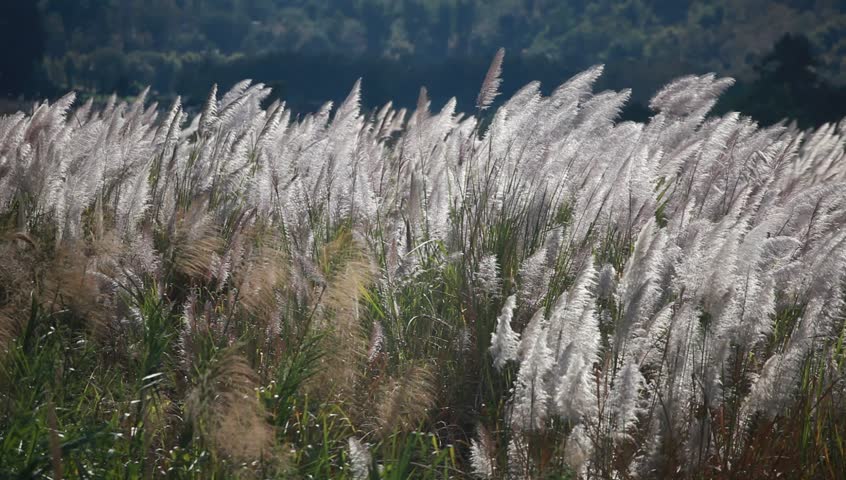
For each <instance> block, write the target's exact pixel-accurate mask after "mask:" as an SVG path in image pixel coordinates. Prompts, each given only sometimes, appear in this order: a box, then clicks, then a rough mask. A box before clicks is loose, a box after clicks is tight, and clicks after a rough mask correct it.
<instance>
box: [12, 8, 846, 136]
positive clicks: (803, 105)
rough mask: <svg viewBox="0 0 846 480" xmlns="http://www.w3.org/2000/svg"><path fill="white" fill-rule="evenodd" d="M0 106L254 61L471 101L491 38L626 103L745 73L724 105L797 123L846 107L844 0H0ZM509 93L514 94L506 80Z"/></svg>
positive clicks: (156, 86) (206, 76) (107, 90)
mask: <svg viewBox="0 0 846 480" xmlns="http://www.w3.org/2000/svg"><path fill="white" fill-rule="evenodd" d="M0 3H1V4H0V44H3V45H7V46H9V48H6V49H4V53H3V54H2V55H0V98H2V99H3V100H2V105H0V112H2V111H14V110H16V109H18V108H21V105H26V101H27V100H30V99H35V98H39V97H45V96H46V97H57V96H60V95H62V94H64V93H65V92H67V91H70V90H74V91H77V92H78V93H80V94H82V96H83V97H85V96H101V95H108V94H111V93H117V94H118V95H120V96H123V97H131V96H133V95H135V94H137V93H138V92H140V91H141V90H142V89H143V88H144V87H145V86H148V85H149V86H151V87H152V89H153V93H154V94H155V95H156V98H157V99H159V100H162V101H167V100H170V99H172V98H173V97H174V96H175V95H176V93H177V92H178V93H179V94H180V95H182V100H183V102H185V103H186V105H187V106H188V107H189V108H190V107H192V106H193V107H198V106H199V105H200V104H201V103H202V102H203V101H204V99H205V96H206V94H207V93H208V91H209V88H210V87H211V85H212V84H214V83H218V84H220V86H221V88H228V87H229V86H231V85H232V84H234V83H235V82H237V81H238V80H241V79H243V78H252V79H254V80H256V81H260V82H263V83H265V84H267V85H269V86H271V87H273V88H274V96H275V97H277V98H283V99H285V100H286V101H287V103H288V106H289V107H291V108H292V109H293V110H294V111H300V112H306V111H313V110H316V109H317V108H319V106H320V104H321V103H322V102H324V101H326V100H336V101H337V100H341V99H342V98H343V97H344V96H345V95H346V92H348V91H349V88H350V86H351V85H352V84H353V83H354V82H355V80H356V79H357V78H359V77H363V78H364V92H363V95H364V96H363V102H364V105H365V106H366V107H371V108H375V107H377V106H380V105H382V104H384V103H385V102H387V101H389V100H392V101H394V104H395V105H399V106H412V105H414V103H415V101H416V98H417V91H418V89H419V87H420V86H423V85H425V86H427V88H428V90H429V95H430V96H431V98H432V100H433V105H439V104H443V103H444V102H446V100H447V99H448V98H449V97H452V96H456V97H457V100H458V107H459V110H461V109H464V110H466V109H469V108H471V107H472V102H473V99H474V98H475V94H476V89H477V87H478V83H479V81H480V79H481V77H482V76H484V72H485V69H486V68H487V65H488V62H489V61H490V57H491V56H492V54H493V52H494V51H496V49H497V48H499V47H500V46H502V47H505V48H506V50H507V51H508V52H509V55H508V56H507V57H506V58H507V63H506V68H505V71H506V72H508V74H507V75H506V76H505V79H504V81H505V83H504V85H503V93H506V94H510V93H513V92H514V91H516V90H517V89H518V88H519V87H521V86H522V85H524V84H526V83H528V82H529V81H531V80H535V79H537V80H540V81H541V82H542V83H543V85H545V86H546V88H551V87H552V86H553V85H557V84H559V83H560V82H561V81H562V80H563V79H566V78H568V77H569V76H571V75H572V74H574V73H576V72H579V71H581V70H583V69H585V68H587V67H589V66H590V65H593V64H597V63H604V64H606V73H605V75H604V78H603V80H602V84H601V85H600V88H614V89H620V88H632V89H633V101H632V102H631V103H630V105H629V106H628V107H627V108H626V110H625V111H624V112H623V116H624V118H627V119H636V120H643V119H645V118H646V117H647V116H648V115H649V111H648V110H647V109H646V108H645V107H644V106H643V105H644V104H645V103H646V101H647V99H648V98H649V97H650V96H651V95H652V94H653V93H654V92H655V91H656V90H657V89H658V88H660V87H661V86H662V85H664V84H666V83H667V82H668V81H670V80H672V79H673V78H675V77H678V76H681V75H684V74H690V73H705V72H712V71H713V72H716V73H718V74H720V75H730V76H732V77H735V78H737V79H738V81H739V82H738V85H736V86H735V87H733V88H732V89H731V90H730V91H729V92H728V94H727V95H726V96H725V97H724V98H723V99H722V101H721V103H720V105H719V106H718V107H717V110H718V112H723V111H728V110H740V111H743V112H744V113H746V114H749V115H751V116H752V117H753V118H755V119H756V120H758V121H760V122H762V123H764V124H771V123H774V122H777V121H779V120H781V119H783V118H790V119H793V120H796V121H797V122H798V123H799V124H800V126H813V125H820V124H822V123H824V122H828V121H836V120H839V119H840V118H841V117H843V116H844V115H846V87H844V85H846V2H842V1H838V0H714V1H707V2H697V1H691V0H616V1H612V0H595V1H588V0H567V1H560V0H484V1H483V0H345V1H333V0H73V1H69V0H13V1H6V2H0ZM506 97H507V95H506Z"/></svg>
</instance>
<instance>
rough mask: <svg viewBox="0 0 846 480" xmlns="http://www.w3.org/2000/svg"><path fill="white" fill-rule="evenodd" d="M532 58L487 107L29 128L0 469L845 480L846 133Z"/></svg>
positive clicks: (18, 186) (708, 95)
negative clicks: (620, 85) (721, 107)
mask: <svg viewBox="0 0 846 480" xmlns="http://www.w3.org/2000/svg"><path fill="white" fill-rule="evenodd" d="M502 65H503V56H502V52H500V53H499V54H497V56H496V57H495V59H494V62H493V64H492V65H491V66H490V69H489V71H488V74H487V75H486V77H485V79H484V82H483V85H482V89H481V91H480V93H479V94H478V96H477V102H476V103H477V113H476V115H470V116H467V115H463V114H459V113H457V112H456V111H455V102H454V101H450V102H448V103H447V105H446V106H445V107H444V108H442V109H441V110H440V111H438V112H432V111H431V110H430V105H431V103H430V100H429V98H428V96H427V92H426V90H425V89H424V90H422V91H421V92H420V95H419V100H418V106H417V108H416V109H415V110H414V111H413V112H408V111H406V110H404V109H401V110H399V111H397V110H394V109H393V108H392V107H391V105H390V104H389V105H386V106H385V107H384V108H382V109H380V110H379V111H376V112H373V113H363V112H362V110H361V109H360V96H361V86H360V84H359V83H356V84H355V86H354V87H353V89H352V92H351V93H350V94H349V96H348V98H347V99H346V100H345V101H344V102H343V103H341V104H340V105H339V106H338V107H337V108H336V109H334V110H333V107H332V105H331V104H327V105H325V106H324V107H322V108H321V109H319V111H317V112H316V113H313V114H310V115H307V116H304V117H302V118H297V119H292V116H291V114H290V111H289V110H288V109H287V108H286V106H285V105H284V104H283V103H279V102H273V103H271V104H270V105H265V103H266V101H265V100H266V99H267V98H268V96H269V94H270V92H269V90H268V89H267V88H266V87H265V86H264V85H261V84H255V85H253V84H251V83H250V82H248V81H246V82H241V83H239V84H237V85H236V86H235V87H234V88H233V89H231V90H230V91H229V92H227V93H226V94H224V95H222V96H220V95H218V92H217V91H216V89H215V90H213V91H212V92H211V94H210V95H209V97H208V100H207V102H206V105H205V107H204V108H203V109H202V112H201V113H199V114H197V115H191V114H188V113H186V112H185V111H184V110H183V108H182V105H181V103H180V102H179V101H178V100H177V101H176V102H175V103H174V104H173V105H172V106H171V107H170V108H169V109H167V110H166V111H164V112H161V113H163V114H162V115H160V111H159V109H158V108H157V106H156V105H155V104H153V105H147V104H146V99H145V96H144V95H141V96H140V97H139V98H138V99H136V100H135V101H133V102H131V103H124V102H119V101H116V100H115V99H112V100H111V101H109V102H108V103H107V104H106V105H105V106H104V107H103V108H94V107H93V106H92V103H91V102H90V101H89V102H88V103H86V104H84V105H82V106H79V107H73V103H74V96H73V95H68V96H66V97H64V98H62V99H61V100H60V101H58V102H56V103H54V104H48V103H46V102H45V103H42V104H40V105H39V106H38V107H37V108H35V109H34V110H33V111H32V112H30V113H26V114H25V113H19V114H16V115H12V116H5V117H0V225H2V240H0V345H2V350H0V469H2V471H0V476H3V477H10V478H15V477H18V478H32V477H42V478H43V477H52V478H119V477H120V478H142V477H143V478H149V477H165V476H167V477H169V478H196V479H200V478H203V479H205V478H288V477H294V478H351V479H366V478H371V479H375V478H384V479H405V478H469V477H471V476H475V477H477V478H497V479H505V478H509V479H511V478H576V477H583V478H634V477H638V478H737V477H738V476H743V477H744V478H750V479H752V478H776V477H779V476H781V477H783V478H822V477H827V476H830V477H835V476H837V475H838V472H843V471H846V448H844V439H843V435H844V432H846V416H844V415H843V412H844V411H846V410H845V409H846V383H844V382H843V378H844V373H846V352H844V348H843V341H844V336H846V321H845V320H844V302H843V300H844V294H846V292H844V287H846V283H845V282H844V281H845V280H846V278H844V277H846V268H844V267H846V228H844V226H845V225H846V203H845V202H844V199H846V168H844V160H846V158H844V155H846V154H844V147H846V141H844V139H845V138H846V130H844V124H842V123H841V124H837V125H833V124H830V125H826V126H823V127H821V128H819V129H817V130H814V131H808V132H802V131H799V130H797V129H795V128H791V127H786V126H784V125H777V126H774V127H769V128H761V127H759V126H758V125H757V124H755V123H754V122H753V121H752V120H750V119H749V118H747V117H744V116H741V115H739V114H737V113H728V114H726V115H722V116H708V115H709V112H710V111H711V109H712V108H713V106H714V104H715V103H716V100H717V98H718V96H719V95H720V94H721V93H722V92H723V91H724V90H725V89H726V88H727V87H728V86H729V85H730V84H731V83H732V82H731V80H727V79H720V78H717V77H716V76H714V75H704V76H689V77H684V78H681V79H679V80H677V81H676V82H674V83H672V84H671V85H669V86H667V87H665V88H664V89H662V90H661V91H660V92H659V93H658V94H657V95H655V97H654V98H653V99H652V101H651V102H650V107H651V108H652V110H653V115H652V116H651V118H650V119H649V120H648V121H646V122H645V123H634V122H616V121H615V118H616V117H617V115H618V114H619V111H620V109H621V108H622V106H623V105H624V104H625V103H626V101H627V100H628V98H629V95H630V93H629V92H628V91H622V92H614V91H605V92H601V93H592V86H593V84H594V82H595V81H596V80H597V78H599V76H600V75H601V73H602V68H601V67H593V68H591V69H589V70H587V71H585V72H583V73H581V74H579V75H576V76H575V77H573V78H571V79H570V80H569V81H567V82H566V83H564V84H562V85H561V86H559V87H557V88H555V89H554V90H553V91H552V93H551V94H550V95H548V96H544V95H542V94H541V93H540V86H539V84H538V83H530V84H528V85H526V86H525V87H524V88H522V89H521V90H520V91H519V92H517V93H516V94H515V95H514V96H513V97H511V98H510V99H508V100H507V101H505V102H504V103H502V104H501V106H500V107H498V108H495V107H493V105H495V104H494V101H495V99H496V97H497V96H498V94H499V87H500V71H501V69H502ZM490 110H493V111H490ZM483 114H484V115H483ZM482 119H483V120H482Z"/></svg>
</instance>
